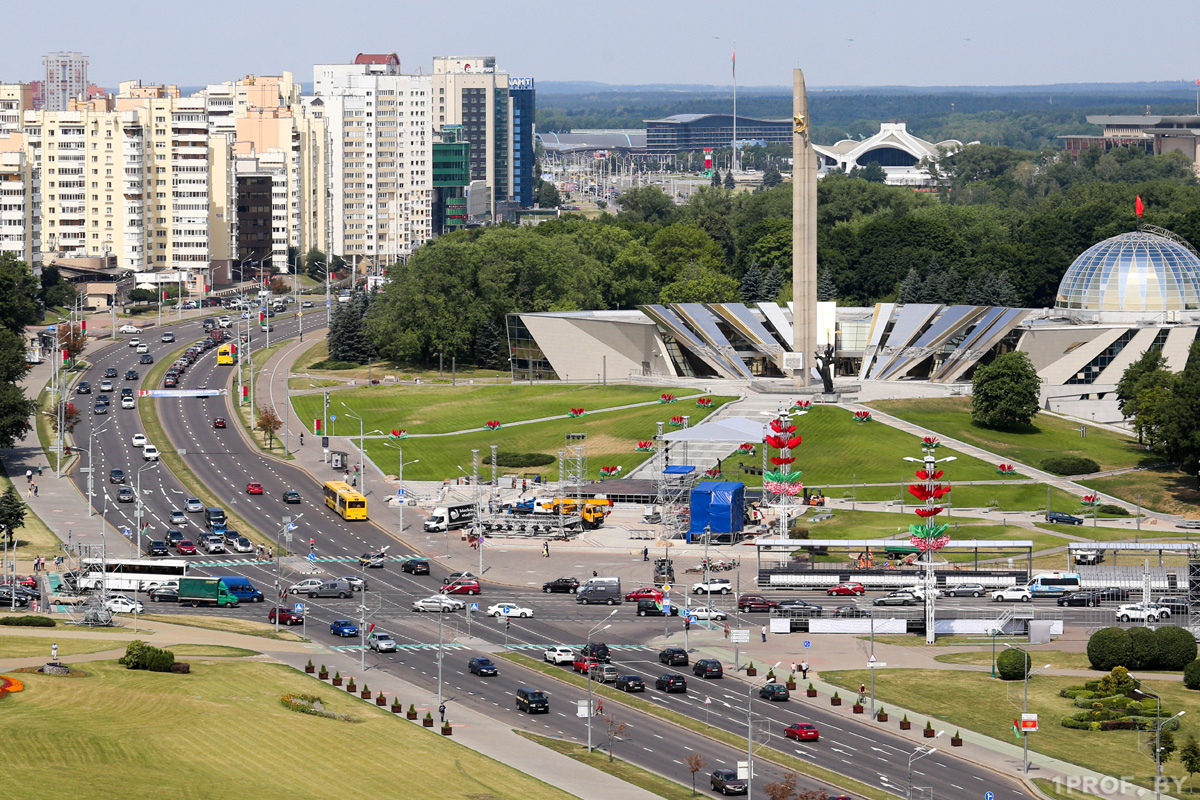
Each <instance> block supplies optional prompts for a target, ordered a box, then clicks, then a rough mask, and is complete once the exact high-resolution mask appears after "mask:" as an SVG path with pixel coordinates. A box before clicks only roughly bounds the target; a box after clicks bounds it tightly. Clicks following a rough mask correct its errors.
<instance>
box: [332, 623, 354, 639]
mask: <svg viewBox="0 0 1200 800" xmlns="http://www.w3.org/2000/svg"><path fill="white" fill-rule="evenodd" d="M329 632H330V633H332V634H333V635H334V636H358V626H357V625H355V624H354V623H353V622H351V621H350V620H348V619H335V620H334V621H333V622H331V623H329Z"/></svg>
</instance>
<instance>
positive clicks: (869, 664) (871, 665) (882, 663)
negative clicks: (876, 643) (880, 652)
mask: <svg viewBox="0 0 1200 800" xmlns="http://www.w3.org/2000/svg"><path fill="white" fill-rule="evenodd" d="M886 666H887V662H886V661H868V662H867V669H875V668H876V667H886Z"/></svg>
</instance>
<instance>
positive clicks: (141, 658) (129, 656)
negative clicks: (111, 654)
mask: <svg viewBox="0 0 1200 800" xmlns="http://www.w3.org/2000/svg"><path fill="white" fill-rule="evenodd" d="M117 663H118V664H121V665H123V666H124V667H125V668H126V669H148V670H150V671H151V672H181V671H182V672H186V671H187V670H173V669H172V667H174V666H175V654H174V653H172V652H171V651H170V650H162V649H159V648H157V647H152V646H150V645H148V644H146V643H145V642H143V641H142V640H141V639H134V640H133V641H132V642H130V643H129V644H128V645H126V647H125V655H123V656H121V657H120V658H119V659H117Z"/></svg>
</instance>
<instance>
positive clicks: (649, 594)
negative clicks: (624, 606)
mask: <svg viewBox="0 0 1200 800" xmlns="http://www.w3.org/2000/svg"><path fill="white" fill-rule="evenodd" d="M662 599H663V593H662V590H661V589H655V588H654V587H652V586H642V587H641V588H638V589H634V590H633V591H632V592H626V593H625V602H626V603H632V602H634V601H636V600H653V601H655V602H656V603H661V602H662Z"/></svg>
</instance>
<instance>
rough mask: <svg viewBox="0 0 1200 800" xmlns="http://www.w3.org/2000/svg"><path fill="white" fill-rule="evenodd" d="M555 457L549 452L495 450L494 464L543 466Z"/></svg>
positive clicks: (550, 462)
mask: <svg viewBox="0 0 1200 800" xmlns="http://www.w3.org/2000/svg"><path fill="white" fill-rule="evenodd" d="M554 461H555V457H554V456H552V455H550V454H549V453H506V452H505V451H503V450H499V451H497V452H496V465H497V466H500V467H545V466H549V465H550V464H553V463H554Z"/></svg>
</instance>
